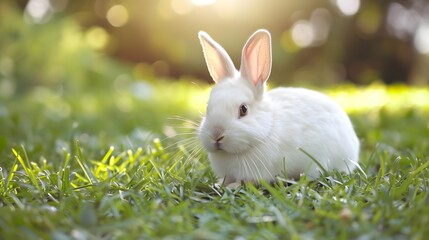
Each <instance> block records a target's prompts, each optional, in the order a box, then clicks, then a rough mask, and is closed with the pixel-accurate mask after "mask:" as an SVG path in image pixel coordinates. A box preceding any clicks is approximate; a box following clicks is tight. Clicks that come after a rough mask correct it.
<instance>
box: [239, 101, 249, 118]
mask: <svg viewBox="0 0 429 240" xmlns="http://www.w3.org/2000/svg"><path fill="white" fill-rule="evenodd" d="M247 112H248V108H247V105H246V104H241V105H240V118H241V117H244V116H246V115H247Z"/></svg>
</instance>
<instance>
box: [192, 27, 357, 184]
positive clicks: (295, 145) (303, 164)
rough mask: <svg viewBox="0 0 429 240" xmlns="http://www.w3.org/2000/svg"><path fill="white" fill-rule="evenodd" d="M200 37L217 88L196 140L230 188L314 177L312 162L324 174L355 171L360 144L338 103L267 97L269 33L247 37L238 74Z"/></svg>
mask: <svg viewBox="0 0 429 240" xmlns="http://www.w3.org/2000/svg"><path fill="white" fill-rule="evenodd" d="M199 37H200V40H201V43H202V46H203V51H204V56H205V59H206V63H207V65H208V69H209V72H210V75H211V76H212V77H213V79H214V80H215V82H216V83H217V84H216V85H215V86H214V87H213V88H212V91H211V93H210V98H209V102H208V106H207V113H206V117H205V118H204V119H203V121H202V122H201V125H200V130H199V136H200V139H201V141H202V143H203V146H204V148H205V149H206V150H207V151H208V156H209V160H210V163H211V166H212V168H213V170H214V171H215V173H216V174H217V175H218V176H219V177H220V178H221V179H223V178H225V183H226V184H229V183H232V182H238V181H245V182H248V181H249V182H255V183H256V182H258V181H259V180H261V179H263V180H266V181H273V180H274V179H275V176H277V175H279V174H283V173H284V174H286V176H288V177H292V178H299V176H300V174H302V173H306V174H308V175H309V176H311V177H313V178H315V177H318V176H319V174H320V171H321V169H320V168H319V167H318V165H317V164H316V163H315V162H314V160H312V157H313V158H314V159H316V160H317V161H318V162H319V163H320V164H321V165H322V166H323V168H324V169H326V170H332V169H334V168H335V169H338V170H340V171H345V172H349V171H352V170H353V169H354V168H355V167H356V165H357V162H358V159H359V140H358V138H357V136H356V134H355V132H354V129H353V126H352V124H351V122H350V119H349V118H348V116H347V114H346V113H345V112H344V111H343V110H342V109H341V107H340V106H339V105H338V104H337V103H335V102H334V101H333V100H331V99H330V98H329V97H327V96H326V95H324V94H322V93H318V92H315V91H312V90H308V89H303V88H276V89H273V90H271V91H268V92H265V82H266V81H267V79H268V76H269V74H270V71H271V37H270V34H269V33H268V32H267V31H265V30H258V31H256V32H255V33H254V34H253V35H252V36H251V37H250V38H249V40H248V41H247V43H246V45H245V46H244V48H243V53H242V62H241V68H240V71H237V70H235V67H234V66H233V64H232V61H231V59H230V57H229V56H228V55H227V53H226V51H225V50H224V49H223V48H222V47H221V46H220V45H219V44H217V43H216V42H215V41H214V40H213V39H211V38H210V37H209V35H207V34H206V33H203V32H200V34H199ZM231 69H233V70H231ZM242 104H246V105H247V106H248V114H247V115H246V116H243V117H240V115H239V111H240V110H239V109H240V105H242ZM219 139H221V140H219ZM308 154H309V155H311V157H310V156H308Z"/></svg>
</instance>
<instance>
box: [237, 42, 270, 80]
mask: <svg viewBox="0 0 429 240" xmlns="http://www.w3.org/2000/svg"><path fill="white" fill-rule="evenodd" d="M269 41H270V40H269V36H268V38H267V37H266V36H265V35H260V34H258V35H255V36H253V37H252V38H251V39H250V40H249V41H248V43H247V44H246V46H245V48H244V51H243V61H242V64H243V65H242V67H243V74H244V75H245V76H246V77H247V78H249V80H251V81H252V83H253V85H255V86H256V85H257V84H258V82H260V83H261V84H263V83H264V82H265V81H266V80H267V79H268V76H269V74H270V71H271V46H270V43H269Z"/></svg>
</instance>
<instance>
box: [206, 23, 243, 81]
mask: <svg viewBox="0 0 429 240" xmlns="http://www.w3.org/2000/svg"><path fill="white" fill-rule="evenodd" d="M198 37H199V39H200V42H201V46H203V53H204V58H205V59H206V63H207V67H208V69H209V72H210V75H211V76H212V78H213V80H214V81H215V82H216V83H218V82H219V81H221V80H222V79H224V78H227V77H234V75H235V73H236V69H235V67H234V64H233V63H232V60H231V58H230V57H229V55H228V54H227V53H226V51H225V49H223V48H222V47H221V46H220V45H219V44H218V43H217V42H215V41H214V40H213V39H212V38H211V37H210V36H209V35H208V34H207V33H205V32H202V31H201V32H199V33H198Z"/></svg>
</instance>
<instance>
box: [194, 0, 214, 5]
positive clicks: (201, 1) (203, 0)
mask: <svg viewBox="0 0 429 240" xmlns="http://www.w3.org/2000/svg"><path fill="white" fill-rule="evenodd" d="M192 3H193V4H194V5H195V6H208V5H212V4H214V3H216V0H192Z"/></svg>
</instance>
